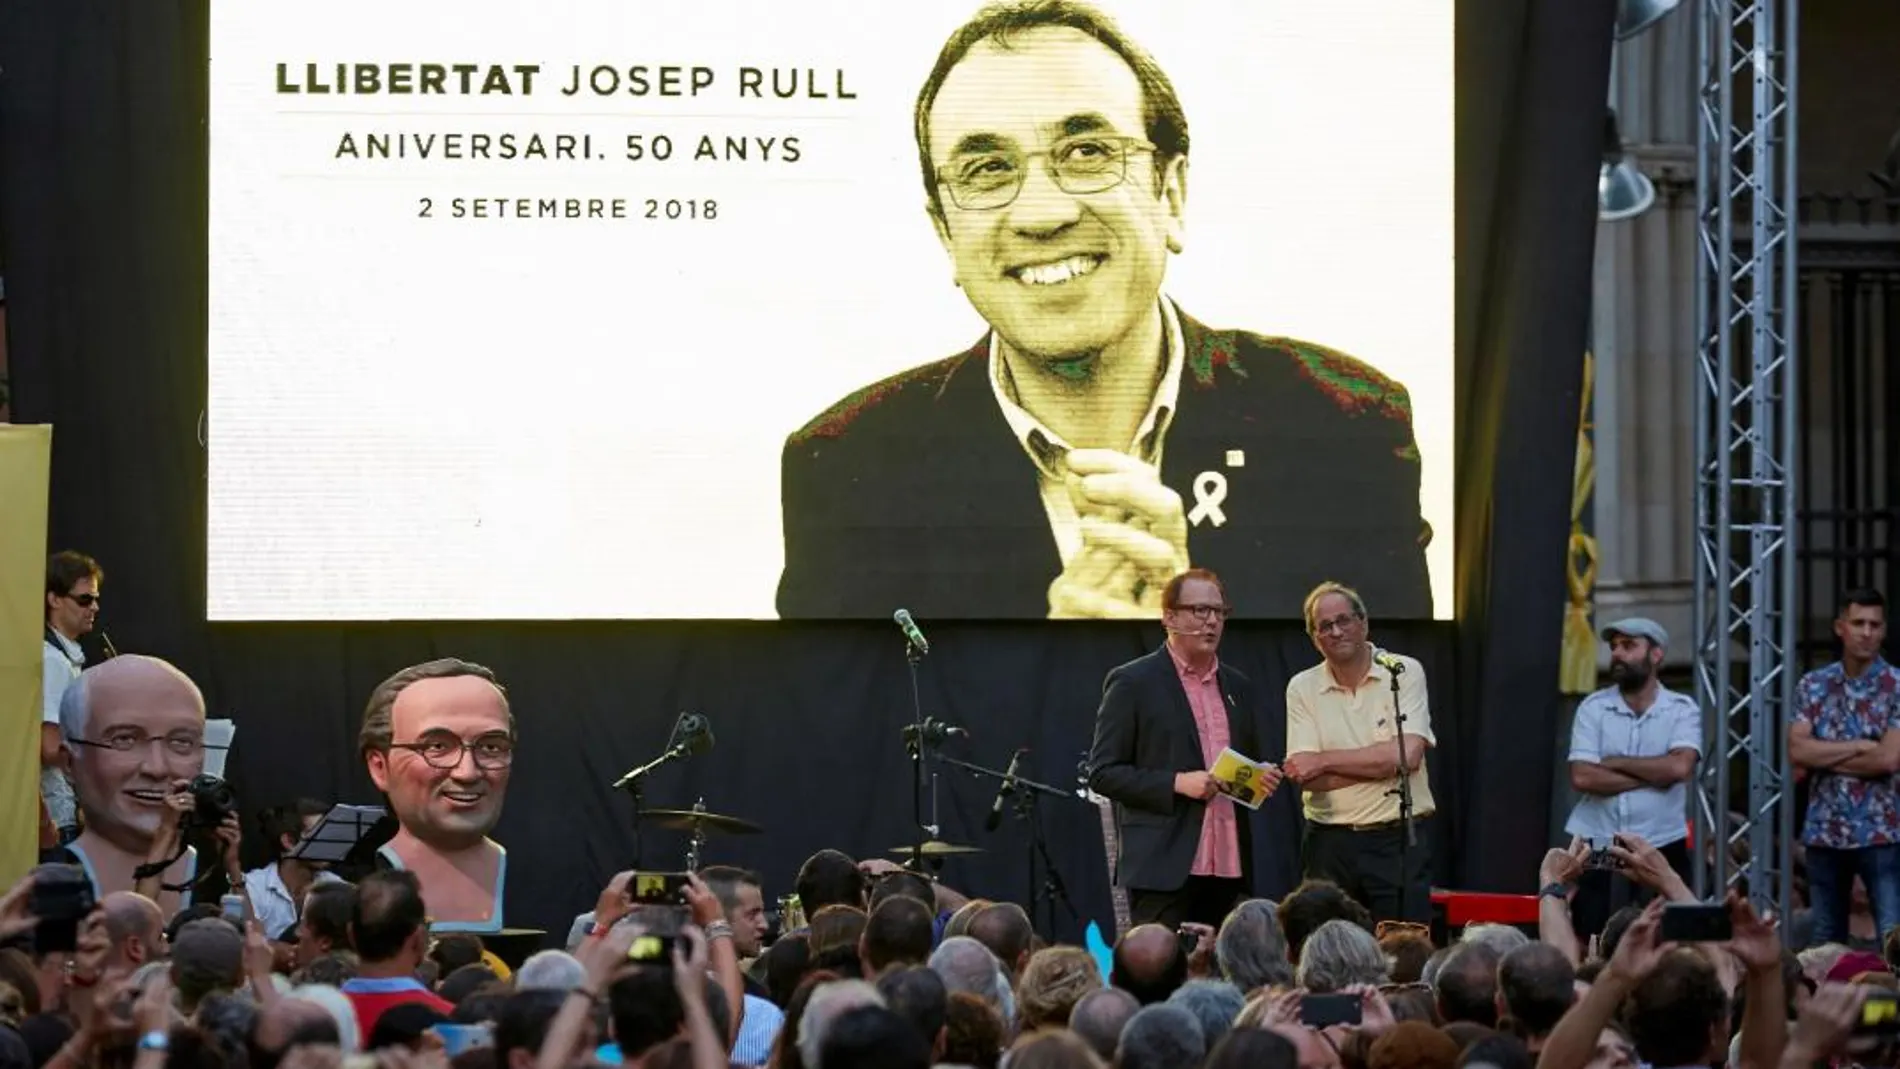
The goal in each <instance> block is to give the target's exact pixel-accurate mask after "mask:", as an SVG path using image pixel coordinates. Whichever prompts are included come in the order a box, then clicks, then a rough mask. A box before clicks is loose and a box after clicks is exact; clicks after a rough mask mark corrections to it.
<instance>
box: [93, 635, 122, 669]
mask: <svg viewBox="0 0 1900 1069" xmlns="http://www.w3.org/2000/svg"><path fill="white" fill-rule="evenodd" d="M93 634H95V635H98V636H99V649H100V652H102V653H104V654H105V656H106V660H108V661H109V660H111V659H112V658H114V657H117V656H118V655H119V651H118V650H116V649H114V648H113V647H112V636H111V635H108V634H106V633H105V632H104V631H102V630H100V629H98V628H94V629H93Z"/></svg>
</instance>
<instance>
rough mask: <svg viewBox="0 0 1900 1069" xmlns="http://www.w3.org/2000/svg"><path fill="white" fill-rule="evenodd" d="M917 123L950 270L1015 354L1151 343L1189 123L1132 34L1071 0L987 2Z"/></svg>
mask: <svg viewBox="0 0 1900 1069" xmlns="http://www.w3.org/2000/svg"><path fill="white" fill-rule="evenodd" d="M915 127H916V136H917V150H918V157H919V160H920V162H921V164H922V166H923V179H924V189H925V196H926V206H927V210H928V211H929V213H930V218H931V222H932V223H933V224H934V225H935V227H936V231H937V236H938V238H939V239H940V240H941V241H942V242H943V246H944V249H945V251H947V252H948V253H949V254H950V260H951V264H952V266H953V270H954V273H955V279H956V283H957V285H958V286H960V287H962V289H963V292H964V294H965V295H966V296H968V297H969V300H970V303H971V304H972V305H974V306H975V308H976V310H977V312H979V313H980V314H981V315H982V316H983V318H984V319H985V320H987V321H989V323H990V325H991V326H992V327H994V328H995V329H996V333H997V335H998V337H999V338H1000V339H1001V341H1002V343H1003V344H1004V345H1006V346H1008V347H1009V348H1010V349H1011V350H1012V351H1013V353H1014V354H1016V355H1020V356H1023V357H1026V358H1028V359H1031V360H1040V361H1044V362H1047V363H1052V364H1068V363H1071V362H1074V361H1077V360H1078V359H1081V358H1089V357H1093V356H1095V355H1097V354H1101V353H1103V352H1104V351H1108V350H1110V349H1111V348H1112V347H1114V346H1116V344H1117V343H1124V344H1145V345H1146V346H1147V347H1149V348H1154V347H1156V346H1158V345H1159V343H1160V340H1161V331H1162V326H1161V313H1160V310H1159V307H1158V300H1159V296H1160V292H1161V282H1162V277H1163V276H1164V275H1165V274H1166V270H1167V260H1168V255H1169V253H1171V252H1179V251H1181V247H1182V233H1183V232H1182V214H1183V210H1184V208H1185V207H1186V204H1187V150H1188V130H1187V117H1186V116H1185V115H1184V114H1183V113H1182V110H1181V101H1180V99H1179V98H1178V97H1177V96H1176V95H1175V91H1174V86H1173V85H1172V84H1171V83H1170V82H1169V81H1168V76H1167V75H1166V74H1164V73H1162V71H1161V68H1160V67H1158V66H1157V65H1156V64H1155V62H1154V60H1153V59H1152V58H1150V57H1149V55H1148V54H1147V53H1146V52H1145V51H1143V50H1142V48H1141V46H1139V45H1137V44H1136V43H1134V42H1133V41H1131V40H1130V39H1129V38H1127V37H1126V36H1124V35H1123V34H1122V32H1121V30H1120V29H1118V28H1117V27H1116V26H1115V24H1114V22H1112V21H1111V20H1110V19H1108V18H1107V16H1105V15H1102V14H1101V13H1099V12H1097V11H1095V10H1094V9H1093V8H1090V7H1088V6H1086V5H1084V4H1080V3H1075V2H1073V0H1030V2H1026V3H1012V4H1007V5H993V6H991V7H988V8H985V9H984V10H983V11H982V12H980V13H978V14H977V16H976V17H975V18H973V19H972V20H971V21H970V22H969V23H967V24H965V25H964V27H963V28H962V29H960V30H958V31H957V33H956V34H955V35H954V36H952V37H951V38H950V40H949V42H948V43H946V44H945V45H944V47H943V50H942V52H941V53H940V54H939V55H938V58H937V64H936V67H935V68H934V69H932V70H931V72H930V76H929V78H928V79H927V80H926V81H925V82H924V87H923V90H922V92H920V93H919V94H918V97H917V106H916V112H915ZM1150 334H1151V335H1152V336H1150Z"/></svg>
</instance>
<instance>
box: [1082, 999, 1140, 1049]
mask: <svg viewBox="0 0 1900 1069" xmlns="http://www.w3.org/2000/svg"><path fill="white" fill-rule="evenodd" d="M1139 1012H1141V1003H1139V1002H1137V1001H1135V996H1133V995H1131V994H1129V993H1128V992H1126V991H1123V990H1122V989H1121V988H1119V987H1104V988H1098V989H1097V990H1094V991H1091V992H1089V993H1088V994H1086V995H1083V996H1082V1000H1081V1001H1080V1002H1077V1003H1076V1004H1075V1008H1074V1009H1072V1010H1070V1011H1069V1031H1071V1032H1074V1033H1075V1034H1076V1035H1078V1036H1081V1037H1082V1041H1083V1042H1085V1043H1087V1044H1088V1045H1089V1046H1090V1047H1091V1048H1093V1049H1094V1051H1095V1053H1097V1054H1099V1055H1101V1056H1102V1060H1103V1061H1104V1062H1112V1061H1114V1060H1115V1044H1116V1043H1117V1042H1118V1041H1119V1040H1120V1038H1121V1034H1122V1029H1123V1028H1125V1027H1127V1025H1128V1019H1129V1018H1130V1017H1133V1016H1134V1015H1135V1014H1137V1013H1139Z"/></svg>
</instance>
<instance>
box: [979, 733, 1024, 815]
mask: <svg viewBox="0 0 1900 1069" xmlns="http://www.w3.org/2000/svg"><path fill="white" fill-rule="evenodd" d="M1028 752H1029V751H1028V750H1017V751H1016V753H1015V755H1014V756H1012V757H1010V759H1009V769H1008V771H1006V772H1004V773H1003V785H1002V786H1001V787H999V788H997V790H996V801H994V802H991V803H990V815H989V816H987V817H984V818H983V830H984V831H995V830H996V828H997V825H999V824H1001V823H1003V803H1004V802H1006V801H1008V800H1009V796H1010V795H1012V794H1015V793H1016V768H1017V766H1019V765H1021V764H1022V763H1023V754H1025V753H1028Z"/></svg>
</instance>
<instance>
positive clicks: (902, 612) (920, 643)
mask: <svg viewBox="0 0 1900 1069" xmlns="http://www.w3.org/2000/svg"><path fill="white" fill-rule="evenodd" d="M891 619H892V620H895V621H896V622H897V626H898V629H899V630H901V631H903V632H904V637H905V638H907V639H909V640H910V644H911V646H912V647H914V648H915V649H916V650H917V652H918V653H929V652H930V642H929V641H928V640H926V639H925V638H924V633H923V632H922V631H920V630H918V629H917V621H915V620H913V619H911V618H910V610H909V609H899V610H897V611H896V612H895V613H892V614H891Z"/></svg>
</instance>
